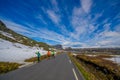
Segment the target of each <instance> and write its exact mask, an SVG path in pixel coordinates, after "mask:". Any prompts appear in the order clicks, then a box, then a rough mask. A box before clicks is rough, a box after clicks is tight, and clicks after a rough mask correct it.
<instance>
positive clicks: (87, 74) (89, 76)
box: [69, 54, 97, 80]
mask: <svg viewBox="0 0 120 80" xmlns="http://www.w3.org/2000/svg"><path fill="white" fill-rule="evenodd" d="M69 57H70V59H71V60H72V62H73V63H74V64H75V65H76V67H77V68H78V69H79V71H80V72H81V73H82V74H83V76H84V79H85V80H97V79H96V77H95V76H94V75H93V74H92V73H90V72H88V71H87V70H86V68H85V67H84V66H83V65H82V64H81V63H80V62H79V61H78V60H77V59H76V58H74V57H73V56H72V55H71V54H69Z"/></svg>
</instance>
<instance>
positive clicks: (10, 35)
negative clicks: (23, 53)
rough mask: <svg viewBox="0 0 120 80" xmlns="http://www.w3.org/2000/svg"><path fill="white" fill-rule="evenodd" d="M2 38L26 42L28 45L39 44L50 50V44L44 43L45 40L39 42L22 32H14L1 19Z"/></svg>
mask: <svg viewBox="0 0 120 80" xmlns="http://www.w3.org/2000/svg"><path fill="white" fill-rule="evenodd" d="M0 38H2V39H4V40H7V41H10V42H13V43H14V42H15V43H20V44H24V45H26V46H31V47H34V46H37V47H43V48H44V49H45V50H48V49H49V47H51V46H50V45H48V44H46V43H43V42H37V41H35V40H32V39H30V38H28V37H26V36H23V35H21V34H18V33H16V32H14V31H13V30H11V29H9V28H7V27H6V25H5V24H4V23H3V22H2V21H0Z"/></svg>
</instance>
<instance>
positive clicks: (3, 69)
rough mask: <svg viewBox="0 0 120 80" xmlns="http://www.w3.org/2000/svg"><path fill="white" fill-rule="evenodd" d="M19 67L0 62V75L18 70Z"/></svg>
mask: <svg viewBox="0 0 120 80" xmlns="http://www.w3.org/2000/svg"><path fill="white" fill-rule="evenodd" d="M20 65H21V64H18V63H10V62H0V74H3V73H7V72H9V71H12V70H15V69H18V67H19V66H20Z"/></svg>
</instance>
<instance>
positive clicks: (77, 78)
mask: <svg viewBox="0 0 120 80" xmlns="http://www.w3.org/2000/svg"><path fill="white" fill-rule="evenodd" d="M72 71H73V73H74V76H75V79H76V80H78V77H77V74H76V72H75V70H74V68H72Z"/></svg>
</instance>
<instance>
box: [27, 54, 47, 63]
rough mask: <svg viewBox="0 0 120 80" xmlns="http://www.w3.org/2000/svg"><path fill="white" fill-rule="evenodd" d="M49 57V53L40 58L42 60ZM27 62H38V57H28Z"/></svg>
mask: <svg viewBox="0 0 120 80" xmlns="http://www.w3.org/2000/svg"><path fill="white" fill-rule="evenodd" d="M47 58H48V56H47V55H43V56H41V57H40V60H41V61H42V60H44V59H47ZM25 62H37V57H32V58H29V59H26V60H25Z"/></svg>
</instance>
